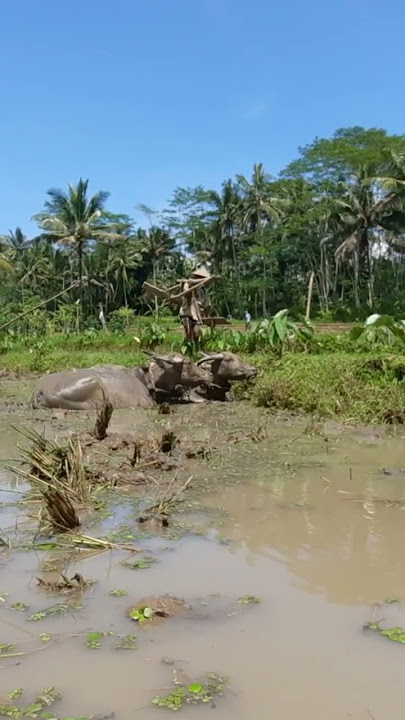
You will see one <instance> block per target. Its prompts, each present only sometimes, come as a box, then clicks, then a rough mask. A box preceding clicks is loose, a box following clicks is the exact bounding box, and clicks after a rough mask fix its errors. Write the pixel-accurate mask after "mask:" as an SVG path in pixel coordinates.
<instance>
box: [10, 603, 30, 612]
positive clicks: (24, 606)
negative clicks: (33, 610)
mask: <svg viewBox="0 0 405 720" xmlns="http://www.w3.org/2000/svg"><path fill="white" fill-rule="evenodd" d="M10 607H11V608H13V610H17V612H25V611H26V610H28V608H29V604H28V603H24V602H16V603H13V604H12V605H10Z"/></svg>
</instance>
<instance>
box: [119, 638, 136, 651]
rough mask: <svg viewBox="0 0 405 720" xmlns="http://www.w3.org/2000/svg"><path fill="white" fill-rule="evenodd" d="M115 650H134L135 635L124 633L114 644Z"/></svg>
mask: <svg viewBox="0 0 405 720" xmlns="http://www.w3.org/2000/svg"><path fill="white" fill-rule="evenodd" d="M115 649H116V650H136V635H124V637H122V638H121V639H120V641H119V642H118V644H117V645H116V646H115Z"/></svg>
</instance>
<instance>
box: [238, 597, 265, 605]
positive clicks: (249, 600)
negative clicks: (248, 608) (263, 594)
mask: <svg viewBox="0 0 405 720" xmlns="http://www.w3.org/2000/svg"><path fill="white" fill-rule="evenodd" d="M259 602H260V598H258V597H256V595H243V597H240V598H239V600H238V603H240V604H241V605H250V604H256V605H257V604H258V603H259Z"/></svg>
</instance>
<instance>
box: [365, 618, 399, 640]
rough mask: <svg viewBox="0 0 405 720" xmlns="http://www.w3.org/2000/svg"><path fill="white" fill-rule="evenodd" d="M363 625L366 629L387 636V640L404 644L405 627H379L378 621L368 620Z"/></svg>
mask: <svg viewBox="0 0 405 720" xmlns="http://www.w3.org/2000/svg"><path fill="white" fill-rule="evenodd" d="M364 627H365V629H367V630H373V631H374V632H377V633H378V634H379V635H382V637H386V638H388V640H391V641H392V642H397V643H402V644H403V645H405V628H403V627H390V628H385V629H383V628H381V627H380V623H379V622H369V623H366V625H365V626H364Z"/></svg>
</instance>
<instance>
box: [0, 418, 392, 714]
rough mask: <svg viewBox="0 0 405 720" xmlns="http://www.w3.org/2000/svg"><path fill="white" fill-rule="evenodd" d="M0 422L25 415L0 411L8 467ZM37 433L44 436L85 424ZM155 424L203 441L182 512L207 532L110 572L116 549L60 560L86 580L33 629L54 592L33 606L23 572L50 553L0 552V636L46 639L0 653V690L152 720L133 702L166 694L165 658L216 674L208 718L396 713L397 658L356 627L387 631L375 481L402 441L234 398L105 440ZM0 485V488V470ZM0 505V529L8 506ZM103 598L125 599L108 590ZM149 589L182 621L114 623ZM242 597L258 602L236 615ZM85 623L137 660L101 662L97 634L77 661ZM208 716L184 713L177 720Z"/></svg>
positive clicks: (117, 425) (110, 652) (387, 508)
mask: <svg viewBox="0 0 405 720" xmlns="http://www.w3.org/2000/svg"><path fill="white" fill-rule="evenodd" d="M41 417H42V416H41ZM47 417H48V426H47V429H48V431H49V430H50V429H51V426H50V424H49V416H47ZM13 420H15V422H17V423H18V422H19V423H20V424H21V423H22V424H24V423H27V422H29V423H32V422H34V418H33V417H32V416H31V415H28V414H27V415H24V414H22V415H21V414H20V415H18V416H16V417H15V418H12V417H11V416H10V418H7V422H6V423H4V426H3V432H1V433H0V456H1V457H2V458H5V457H10V456H14V457H15V456H16V455H15V453H16V452H17V451H16V449H15V443H16V434H15V433H14V432H13V431H11V430H10V429H9V424H10V422H12V421H13ZM35 422H37V427H40V426H41V422H38V421H35ZM53 422H54V425H55V427H56V428H57V430H58V432H62V431H63V428H64V427H65V428H66V427H68V426H70V427H72V426H73V425H74V424H75V423H77V422H80V423H82V424H86V422H90V420H87V418H84V419H83V418H82V419H80V420H77V416H74V419H72V416H71V417H69V418H63V417H62V418H58V419H57V420H54V421H53ZM168 423H171V426H172V427H173V428H174V429H175V430H176V432H178V433H179V434H180V435H181V436H182V437H183V436H186V437H193V438H194V439H195V441H196V442H201V443H205V444H211V445H215V447H216V448H217V452H213V454H212V457H211V460H210V461H209V462H205V463H204V462H203V461H201V462H200V464H197V463H196V464H195V465H194V466H193V468H192V471H193V472H194V474H195V475H196V477H197V476H198V479H199V488H200V491H199V492H198V493H197V494H196V495H194V496H192V497H191V499H190V508H189V511H190V513H191V514H193V516H195V517H197V516H198V514H199V513H200V514H201V509H202V508H208V510H209V511H210V510H212V511H213V513H212V516H211V517H212V519H213V520H212V522H211V523H210V532H209V533H208V534H207V535H205V536H201V537H195V536H190V537H183V538H181V539H176V538H174V539H171V538H170V537H169V538H167V537H164V536H161V537H159V538H150V539H146V540H145V541H144V548H145V551H146V553H148V551H149V552H152V553H153V554H154V555H155V557H156V558H157V559H158V560H159V562H156V563H154V564H152V565H151V566H150V568H148V569H145V570H138V571H132V570H129V569H128V568H125V567H123V566H122V565H121V564H120V561H121V560H122V559H123V558H124V557H126V554H125V553H122V552H118V551H114V552H113V553H104V554H100V555H97V556H95V557H91V558H89V559H87V560H83V561H81V562H80V563H72V562H69V559H67V560H66V562H64V563H63V562H62V563H61V564H60V565H59V567H62V568H63V571H65V572H67V573H68V574H70V573H73V572H75V571H79V572H81V573H82V574H83V575H84V576H85V577H87V578H91V579H94V580H96V581H97V582H96V584H95V585H94V586H93V587H92V588H91V589H89V590H88V591H87V592H86V593H85V594H84V596H83V598H82V601H83V604H84V609H83V610H77V609H74V610H71V611H69V612H68V613H67V614H66V615H63V616H61V617H54V618H45V619H43V620H40V621H38V622H29V621H28V619H27V616H28V615H30V614H32V613H35V612H38V611H39V610H42V609H43V608H44V607H47V606H49V605H51V604H53V603H55V602H57V601H58V600H60V599H64V598H60V597H57V596H56V597H46V596H44V593H43V592H41V591H39V590H38V588H37V586H36V583H35V579H34V578H35V576H36V575H38V574H39V573H40V571H41V566H42V563H43V562H44V561H45V560H47V561H48V565H51V566H52V563H54V564H55V566H56V565H58V563H59V561H60V556H58V554H57V553H56V552H55V551H54V552H52V553H50V554H46V553H43V552H42V553H39V552H38V553H32V552H31V553H27V552H25V553H23V552H14V553H8V552H6V551H3V553H2V559H3V562H2V564H1V566H0V591H2V592H8V593H10V595H9V597H8V598H7V600H6V602H5V603H2V604H1V605H0V620H1V621H2V622H1V636H0V640H1V642H2V643H15V644H16V650H23V651H24V652H26V651H28V652H29V651H30V650H36V649H37V648H38V647H41V646H42V645H43V643H42V642H40V641H39V633H43V632H46V633H50V634H52V635H53V637H54V639H55V640H56V639H60V640H61V642H60V643H59V644H58V645H54V646H52V647H50V648H46V649H43V650H39V651H36V652H32V654H28V655H24V656H21V657H16V658H10V659H0V667H1V672H2V689H3V692H7V691H9V690H11V689H13V688H15V687H23V688H24V689H25V690H26V692H27V697H30V693H31V694H35V692H37V691H38V690H39V689H41V688H43V687H49V686H52V685H54V686H55V687H56V688H57V689H58V690H60V692H61V694H62V701H61V702H60V703H59V704H58V705H55V713H56V715H57V716H58V717H64V716H69V717H72V716H75V715H76V716H81V717H84V716H88V715H92V714H98V713H102V714H108V713H111V712H115V713H116V717H117V718H122V720H129V719H130V718H131V719H133V718H134V717H135V718H136V717H140V718H151V720H154V718H158V717H160V715H161V714H162V713H165V712H166V713H168V712H169V711H165V710H159V709H155V708H154V707H153V706H151V705H150V698H151V697H152V696H153V695H154V694H156V692H159V691H165V689H166V692H167V691H168V690H169V688H170V687H171V680H172V666H168V665H166V664H164V663H162V662H161V658H162V657H164V656H169V657H172V658H174V659H175V660H176V665H175V667H176V668H182V669H183V670H184V672H185V673H186V674H187V676H188V677H189V678H195V677H196V676H200V675H201V674H202V673H204V672H206V671H216V672H218V673H220V674H225V675H228V676H229V677H230V686H231V692H230V693H228V694H227V696H226V697H224V698H222V699H221V698H220V699H219V700H218V701H216V702H217V708H216V710H215V711H214V712H215V713H216V716H217V717H220V718H221V720H228V718H229V720H230V719H231V718H232V720H245V719H246V718H247V717H248V716H251V715H253V717H255V718H262V717H263V718H267V717H274V718H283V720H296V718H297V717H299V718H301V719H302V720H317V719H318V718H319V720H321V719H322V720H324V719H325V718H327V719H328V720H335V718H336V719H337V718H346V717H351V718H359V719H361V718H365V719H366V718H370V717H374V718H376V720H379V718H385V719H386V718H393V719H394V718H399V717H402V715H403V697H404V694H403V689H402V685H403V663H404V658H405V655H404V653H405V648H404V647H402V646H401V645H399V644H398V645H397V644H395V643H390V642H389V641H388V640H385V639H383V638H379V637H378V636H377V635H374V634H369V633H366V632H364V631H363V630H362V625H363V623H364V622H365V621H367V620H369V619H370V618H371V617H372V616H373V617H377V618H385V622H386V624H387V625H404V626H405V562H404V553H403V542H402V539H403V532H404V530H403V528H404V527H405V474H403V475H401V474H384V472H383V468H386V469H388V470H389V471H393V470H395V469H398V468H405V442H404V440H405V438H404V437H401V435H400V434H399V433H398V434H397V435H389V434H386V433H382V432H378V431H368V430H366V429H365V430H362V431H361V430H356V431H354V430H353V431H350V430H344V431H343V430H341V429H339V428H337V427H327V428H326V429H325V431H324V432H323V433H317V434H313V435H311V434H309V433H308V432H307V430H308V427H307V423H306V421H298V420H296V421H292V420H288V419H284V420H283V419H280V418H279V419H277V420H275V419H273V418H271V417H270V416H267V415H263V414H261V413H259V412H258V411H256V410H254V409H252V408H249V407H247V406H245V405H236V404H235V405H232V406H228V407H226V408H225V407H224V406H221V407H219V406H211V407H210V408H195V407H194V408H184V409H181V410H177V411H176V413H175V414H174V415H173V417H172V418H170V419H166V418H165V419H163V418H160V419H156V415H155V414H153V413H146V412H144V413H143V414H142V413H140V414H137V413H135V414H133V415H130V414H128V413H127V414H125V413H117V414H116V416H115V417H114V422H113V426H112V428H111V430H113V431H114V430H115V431H121V430H123V429H125V430H126V429H131V428H132V429H133V426H134V425H135V427H138V428H139V427H142V428H145V430H147V431H149V430H150V429H151V428H153V427H155V426H157V425H165V424H168ZM260 424H263V425H264V426H265V430H266V433H267V437H265V438H264V439H263V440H262V442H259V443H254V442H253V441H252V440H251V439H246V437H245V439H243V434H244V433H245V434H246V433H247V432H251V431H253V430H255V429H257V428H258V426H259V425H260ZM229 433H231V440H227V437H228V434H229ZM238 433H239V436H238ZM235 439H240V440H241V441H240V442H233V440H235ZM10 454H11V455H10ZM2 480H3V486H2V487H3V489H5V490H6V489H8V488H9V485H8V484H7V483H8V482H9V480H10V477H9V476H8V475H7V473H6V472H3V475H2ZM201 488H202V491H201ZM11 489H13V488H11ZM1 495H2V496H3V495H4V496H5V497H6V499H7V501H9V500H10V499H11V500H12V499H13V495H12V494H10V495H8V494H6V493H1ZM1 499H4V498H3V497H2V498H1ZM3 511H6V512H7V517H8V518H10V512H11V508H10V507H6V508H5V509H3ZM13 512H14V514H16V513H17V511H16V508H14V511H13ZM18 512H20V513H21V512H23V511H22V510H21V509H20V510H18ZM131 513H132V511H131V506H130V504H125V505H123V506H121V507H120V508H119V509H118V516H117V518H118V519H115V520H113V519H111V518H109V519H108V520H105V521H104V522H103V523H102V524H101V527H100V528H98V529H97V528H94V527H93V528H92V529H91V533H92V534H96V532H97V530H102V529H103V528H104V529H106V528H108V529H109V530H110V529H111V527H112V525H113V524H114V523H116V524H117V525H118V524H119V523H122V522H125V523H126V524H127V525H128V524H131V522H132V523H133V522H134V521H133V514H131ZM2 517H3V516H1V518H2ZM204 517H205V519H206V517H210V515H209V514H208V516H207V515H205V516H204ZM3 527H4V525H3ZM114 589H123V590H126V592H127V594H126V596H124V597H112V596H111V595H109V592H110V591H111V590H114ZM163 593H171V594H173V595H176V596H178V597H182V598H185V599H186V600H187V601H189V602H190V603H191V604H192V606H193V612H192V613H191V614H190V615H188V616H187V617H180V618H176V619H173V620H168V621H167V622H166V623H165V624H163V625H161V626H159V627H156V628H154V629H152V628H143V627H142V628H139V627H138V626H137V625H136V624H135V623H133V621H131V620H129V619H128V618H127V617H126V610H127V608H128V607H129V606H130V605H131V604H132V603H134V602H136V601H138V600H140V599H141V598H142V597H145V596H147V595H161V594H163ZM247 594H249V595H255V596H258V597H259V598H260V600H261V602H260V604H252V605H240V604H238V603H237V599H238V598H239V597H241V596H244V595H247ZM386 599H398V600H400V601H401V600H402V601H403V604H402V603H401V602H398V603H395V604H384V603H383V601H384V600H386ZM17 601H18V602H27V603H29V604H30V608H29V609H28V610H27V612H26V613H24V614H21V613H18V612H16V611H15V610H12V609H10V607H9V606H10V604H12V603H14V602H17ZM379 603H381V605H380V606H379V607H377V608H376V604H379ZM89 630H93V631H103V632H114V633H120V634H122V635H127V634H133V633H136V634H137V649H136V650H135V651H133V652H132V651H128V650H127V651H117V650H115V649H114V638H106V640H105V642H104V644H103V647H102V648H101V649H98V650H90V649H88V648H86V647H84V645H83V643H84V640H85V634H86V633H87V632H88V631H89ZM71 634H74V635H75V636H80V637H70V635H71ZM211 712H212V711H211V710H210V707H209V706H201V707H185V708H184V709H183V710H182V711H181V716H182V717H184V718H186V719H187V720H188V718H193V717H195V718H199V717H203V716H206V715H207V714H208V715H210V714H211Z"/></svg>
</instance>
